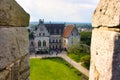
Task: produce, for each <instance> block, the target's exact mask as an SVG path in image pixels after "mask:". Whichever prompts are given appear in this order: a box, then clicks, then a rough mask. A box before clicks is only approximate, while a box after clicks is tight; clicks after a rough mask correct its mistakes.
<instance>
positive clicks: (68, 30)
mask: <svg viewBox="0 0 120 80" xmlns="http://www.w3.org/2000/svg"><path fill="white" fill-rule="evenodd" d="M79 41H80V35H79V33H78V30H77V28H76V26H75V25H67V26H66V25H65V24H52V23H49V24H44V20H40V21H39V24H38V25H37V27H36V29H35V31H34V42H33V43H34V46H35V47H34V48H35V51H40V50H46V51H49V50H62V49H68V48H69V47H70V46H71V45H73V44H76V43H78V42H79Z"/></svg>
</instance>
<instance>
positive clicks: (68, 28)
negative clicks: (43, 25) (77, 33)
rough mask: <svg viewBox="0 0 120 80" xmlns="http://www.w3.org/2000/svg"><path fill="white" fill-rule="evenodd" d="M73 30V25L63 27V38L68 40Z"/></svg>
mask: <svg viewBox="0 0 120 80" xmlns="http://www.w3.org/2000/svg"><path fill="white" fill-rule="evenodd" d="M73 29H74V25H68V26H66V27H65V29H64V31H63V37H64V38H68V37H69V36H70V34H71V32H72V30H73Z"/></svg>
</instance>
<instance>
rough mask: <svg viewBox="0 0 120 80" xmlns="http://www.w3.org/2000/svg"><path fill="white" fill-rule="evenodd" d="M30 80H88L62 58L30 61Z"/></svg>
mask: <svg viewBox="0 0 120 80" xmlns="http://www.w3.org/2000/svg"><path fill="white" fill-rule="evenodd" d="M30 73H31V74H30V80H88V78H87V77H86V76H85V75H83V74H82V73H80V72H79V71H77V70H76V69H75V68H74V67H73V66H72V65H70V64H69V63H67V62H66V61H64V60H63V59H62V58H44V59H30Z"/></svg>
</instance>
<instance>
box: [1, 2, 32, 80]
mask: <svg viewBox="0 0 120 80" xmlns="http://www.w3.org/2000/svg"><path fill="white" fill-rule="evenodd" d="M23 21H24V22H23ZM28 22H29V15H28V14H27V13H26V12H25V11H24V10H23V9H22V8H21V7H20V6H19V5H18V4H17V3H16V2H15V0H1V1H0V80H28V79H29V74H30V73H29V68H30V67H29V55H28V53H29V52H28V47H29V42H28V32H27V29H26V28H25V26H27V25H28Z"/></svg>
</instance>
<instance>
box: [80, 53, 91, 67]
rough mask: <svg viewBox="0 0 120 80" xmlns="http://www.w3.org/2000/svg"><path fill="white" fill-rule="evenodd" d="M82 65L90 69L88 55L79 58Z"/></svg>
mask: <svg viewBox="0 0 120 80" xmlns="http://www.w3.org/2000/svg"><path fill="white" fill-rule="evenodd" d="M81 62H83V63H82V65H83V66H84V67H86V68H87V69H89V67H90V55H85V56H83V57H82V58H81Z"/></svg>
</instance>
